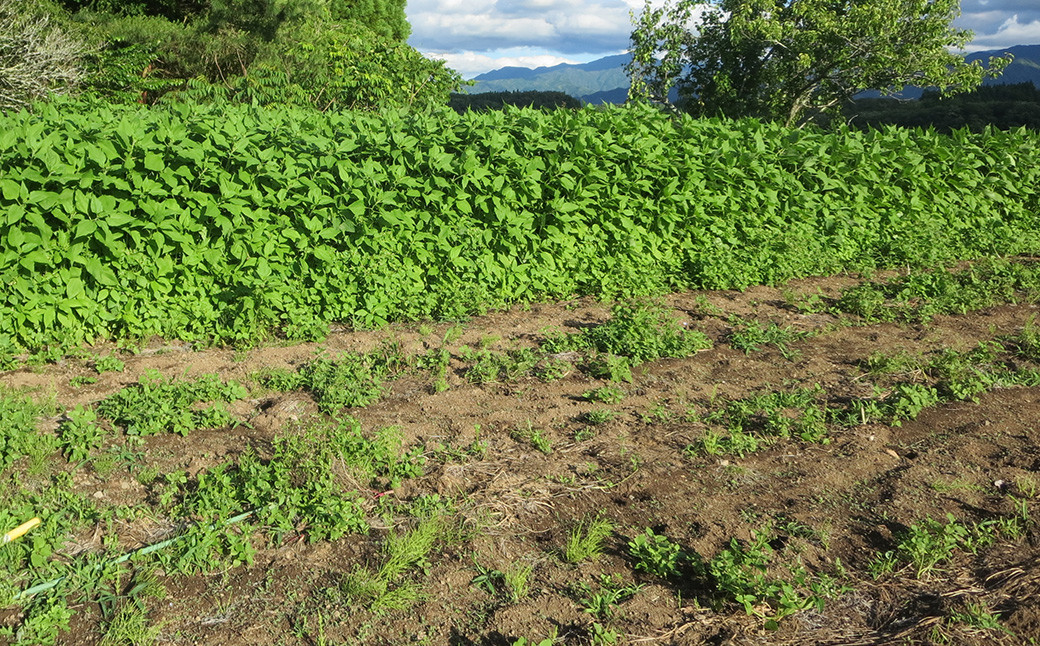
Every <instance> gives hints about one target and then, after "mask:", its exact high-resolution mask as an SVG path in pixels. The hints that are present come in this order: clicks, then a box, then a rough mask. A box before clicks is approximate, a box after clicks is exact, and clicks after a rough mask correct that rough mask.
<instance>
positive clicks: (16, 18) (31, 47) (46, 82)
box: [0, 0, 87, 114]
mask: <svg viewBox="0 0 1040 646" xmlns="http://www.w3.org/2000/svg"><path fill="white" fill-rule="evenodd" d="M86 53H87V46H86V45H85V44H84V43H82V42H80V41H79V40H78V39H76V38H75V37H74V36H73V35H71V34H69V33H68V32H67V31H66V30H65V29H63V28H61V27H60V26H58V25H56V24H54V23H53V21H52V20H51V18H50V17H49V16H48V15H47V14H46V13H45V12H43V11H40V10H39V9H38V8H37V7H36V5H34V4H33V3H32V2H31V0H0V114H2V113H4V112H12V111H17V110H21V109H22V108H27V107H29V106H30V105H31V104H32V102H33V101H36V100H39V99H44V98H46V97H47V96H48V95H50V94H51V93H58V94H62V93H67V92H70V91H73V90H75V89H76V86H77V84H79V82H80V81H81V80H82V78H83V70H82V67H81V64H80V59H81V58H82V57H83V56H84V55H85V54H86Z"/></svg>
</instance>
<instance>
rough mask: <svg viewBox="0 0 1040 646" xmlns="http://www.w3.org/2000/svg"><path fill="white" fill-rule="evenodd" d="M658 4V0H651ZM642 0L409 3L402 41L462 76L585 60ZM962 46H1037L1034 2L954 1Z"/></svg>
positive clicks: (1038, 4) (602, 50) (620, 44)
mask: <svg viewBox="0 0 1040 646" xmlns="http://www.w3.org/2000/svg"><path fill="white" fill-rule="evenodd" d="M652 1H653V2H654V3H655V5H660V4H661V3H662V2H663V0H652ZM643 2H644V0H408V4H407V7H406V9H405V11H406V12H407V14H408V21H409V22H410V23H411V25H412V35H411V37H410V38H409V39H408V42H409V43H410V44H411V45H412V46H413V47H415V48H416V49H418V50H419V51H420V52H422V53H423V54H425V55H427V56H429V57H430V58H438V59H442V60H445V61H447V64H448V67H451V68H453V69H456V70H458V71H459V72H461V73H462V76H463V77H464V78H472V77H473V76H476V75H477V74H481V73H483V72H487V71H489V70H493V69H498V68H501V67H506V66H516V67H542V66H551V65H556V64H558V63H587V62H588V61H592V60H596V59H597V58H603V57H604V56H609V55H611V54H620V53H622V52H624V51H626V50H627V49H628V46H629V42H628V35H629V33H630V32H631V31H632V25H631V21H630V18H629V11H639V10H640V9H642V7H643ZM954 25H955V26H957V27H959V28H961V29H971V30H972V31H974V32H975V40H973V41H972V43H971V44H970V45H969V46H968V51H969V52H971V51H979V50H984V49H998V48H1001V47H1009V46H1011V45H1038V44H1040V0H961V16H960V18H958V19H957V20H956V22H954Z"/></svg>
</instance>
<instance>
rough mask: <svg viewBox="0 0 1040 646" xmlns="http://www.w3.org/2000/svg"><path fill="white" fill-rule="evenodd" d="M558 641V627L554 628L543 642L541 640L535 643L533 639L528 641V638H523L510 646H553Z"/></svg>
mask: <svg viewBox="0 0 1040 646" xmlns="http://www.w3.org/2000/svg"><path fill="white" fill-rule="evenodd" d="M558 641H559V633H558V629H557V628H556V626H553V628H552V631H550V633H549V636H548V637H546V638H545V639H542V640H539V641H535V640H533V639H527V638H526V637H521V638H520V639H517V640H516V641H514V642H513V643H512V644H511V645H510V646H553V645H554V644H556V643H557V642H558Z"/></svg>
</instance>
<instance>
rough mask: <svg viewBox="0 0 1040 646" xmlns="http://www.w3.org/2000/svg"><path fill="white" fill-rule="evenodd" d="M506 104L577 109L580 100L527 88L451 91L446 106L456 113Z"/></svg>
mask: <svg viewBox="0 0 1040 646" xmlns="http://www.w3.org/2000/svg"><path fill="white" fill-rule="evenodd" d="M506 106H514V107H524V108H541V109H544V110H556V109H559V108H570V109H574V110H576V109H578V108H580V107H581V101H579V100H578V99H575V98H574V97H572V96H570V95H569V94H565V93H563V92H543V91H538V90H528V91H523V92H477V93H474V94H456V93H452V95H451V97H450V98H449V99H448V107H450V108H451V109H452V110H455V111H456V112H458V113H460V114H461V113H463V112H466V111H467V110H473V111H475V112H486V111H487V110H504V109H505V108H506Z"/></svg>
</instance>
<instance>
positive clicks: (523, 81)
mask: <svg viewBox="0 0 1040 646" xmlns="http://www.w3.org/2000/svg"><path fill="white" fill-rule="evenodd" d="M1005 52H1008V53H1011V54H1014V56H1015V60H1014V61H1013V62H1012V63H1011V65H1009V66H1008V67H1007V69H1006V70H1004V74H1003V75H1002V76H1000V77H999V78H996V79H987V80H986V83H985V84H986V85H1002V84H1011V83H1026V82H1028V83H1032V84H1033V85H1035V86H1036V87H1037V88H1038V89H1040V45H1016V46H1014V47H1008V48H1006V49H997V50H988V51H984V52H975V53H974V54H969V55H968V56H967V57H966V59H967V60H968V62H972V61H976V60H978V61H982V62H983V63H985V62H986V61H988V60H989V57H990V56H1000V55H1002V54H1004V53H1005ZM630 60H632V55H631V54H617V55H614V56H607V57H605V58H600V59H598V60H594V61H592V62H589V63H581V64H577V65H572V64H568V63H564V64H561V65H553V66H552V67H539V68H536V69H530V68H527V67H503V68H502V69H497V70H493V71H491V72H487V73H485V74H481V75H480V76H477V77H476V78H474V81H476V84H475V85H473V86H472V87H470V88H469V89H468V90H467V92H468V93H469V94H477V93H481V92H515V91H523V90H541V91H552V92H564V93H566V94H569V95H571V96H573V97H575V98H578V99H581V100H582V101H584V102H585V103H592V104H600V103H624V101H625V97H626V96H628V86H629V81H628V76H627V75H626V74H625V65H627V64H628V62H629V61H630ZM921 92H922V90H921V89H919V88H907V89H906V90H905V91H904V92H902V93H901V94H900V97H901V98H908V99H916V98H918V97H920V96H921ZM879 95H880V93H879V92H874V91H871V92H864V93H863V95H862V96H863V97H871V96H874V97H876V96H879Z"/></svg>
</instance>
